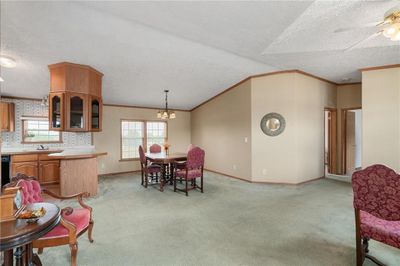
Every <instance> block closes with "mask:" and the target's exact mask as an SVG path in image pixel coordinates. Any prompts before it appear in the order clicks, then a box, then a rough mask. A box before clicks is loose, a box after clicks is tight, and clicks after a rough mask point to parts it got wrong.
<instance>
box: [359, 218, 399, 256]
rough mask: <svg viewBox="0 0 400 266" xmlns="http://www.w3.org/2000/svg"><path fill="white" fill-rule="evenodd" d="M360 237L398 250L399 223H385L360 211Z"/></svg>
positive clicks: (385, 221)
mask: <svg viewBox="0 0 400 266" xmlns="http://www.w3.org/2000/svg"><path fill="white" fill-rule="evenodd" d="M360 220H361V224H360V227H361V236H362V237H368V238H370V239H374V240H376V241H379V242H383V243H385V244H388V245H390V246H393V247H397V248H400V221H387V220H383V219H380V218H378V217H375V216H373V215H372V214H369V213H367V212H364V211H360Z"/></svg>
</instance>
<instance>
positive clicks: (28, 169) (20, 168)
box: [11, 161, 38, 178]
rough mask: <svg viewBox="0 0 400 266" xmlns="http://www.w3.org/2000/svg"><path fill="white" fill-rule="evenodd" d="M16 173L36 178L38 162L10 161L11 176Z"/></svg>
mask: <svg viewBox="0 0 400 266" xmlns="http://www.w3.org/2000/svg"><path fill="white" fill-rule="evenodd" d="M17 173H21V174H25V175H27V176H33V177H35V178H38V164H37V161H36V162H22V163H11V176H13V177H14V176H16V175H17Z"/></svg>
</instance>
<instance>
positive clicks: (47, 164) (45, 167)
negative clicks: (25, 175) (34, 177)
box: [39, 160, 60, 184]
mask: <svg viewBox="0 0 400 266" xmlns="http://www.w3.org/2000/svg"><path fill="white" fill-rule="evenodd" d="M59 181H60V161H58V160H52V161H40V162H39V182H40V183H41V184H51V183H59Z"/></svg>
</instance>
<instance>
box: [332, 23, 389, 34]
mask: <svg viewBox="0 0 400 266" xmlns="http://www.w3.org/2000/svg"><path fill="white" fill-rule="evenodd" d="M386 23H387V22H385V21H377V22H371V23H367V24H363V25H358V26H353V27H345V28H338V29H336V30H335V31H334V33H340V32H346V31H352V30H358V29H366V28H373V27H379V26H382V25H385V24H386Z"/></svg>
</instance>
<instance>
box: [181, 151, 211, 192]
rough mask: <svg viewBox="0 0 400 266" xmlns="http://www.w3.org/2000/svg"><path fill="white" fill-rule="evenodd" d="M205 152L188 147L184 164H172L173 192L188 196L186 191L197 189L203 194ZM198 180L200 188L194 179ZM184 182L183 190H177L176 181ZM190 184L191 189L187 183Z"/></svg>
mask: <svg viewBox="0 0 400 266" xmlns="http://www.w3.org/2000/svg"><path fill="white" fill-rule="evenodd" d="M204 157H205V152H204V150H202V149H201V148H199V147H196V146H190V147H189V148H188V153H187V160H186V162H174V171H175V173H174V191H175V192H176V191H177V190H179V191H183V192H185V194H186V196H188V191H189V190H192V189H196V188H199V189H200V191H201V193H203V169H204ZM197 178H200V186H198V185H197V183H196V179H197ZM178 179H179V180H183V181H185V188H184V189H178V188H177V184H176V183H177V180H178ZM189 181H190V182H191V188H189V186H188V182H189Z"/></svg>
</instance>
